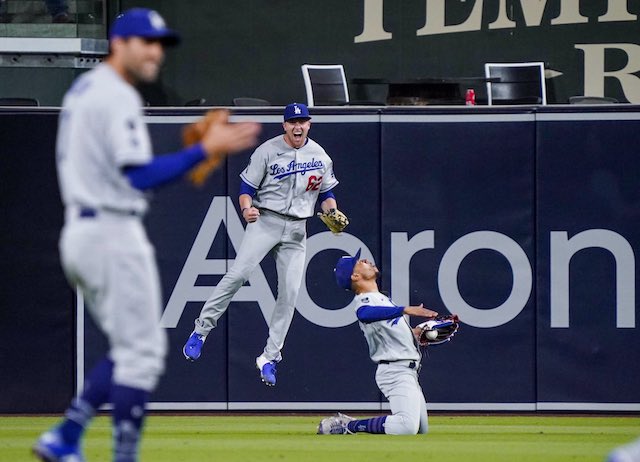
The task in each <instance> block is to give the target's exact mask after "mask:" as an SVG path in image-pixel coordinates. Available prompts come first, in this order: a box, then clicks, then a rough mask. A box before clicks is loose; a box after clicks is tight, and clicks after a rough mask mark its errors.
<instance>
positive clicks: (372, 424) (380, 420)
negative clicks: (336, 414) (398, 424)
mask: <svg viewBox="0 0 640 462" xmlns="http://www.w3.org/2000/svg"><path fill="white" fill-rule="evenodd" d="M386 420H387V416H386V415H383V416H382V417H374V418H372V419H363V420H352V421H351V422H349V423H348V424H347V428H348V429H349V431H350V432H352V433H356V432H366V433H384V422H385V421H386Z"/></svg>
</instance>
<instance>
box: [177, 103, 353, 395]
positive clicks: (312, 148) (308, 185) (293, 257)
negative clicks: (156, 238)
mask: <svg viewBox="0 0 640 462" xmlns="http://www.w3.org/2000/svg"><path fill="white" fill-rule="evenodd" d="M282 126H283V129H284V134H283V135H278V136H276V137H274V138H272V139H270V140H268V141H265V142H264V143H263V144H262V145H260V146H258V148H257V149H256V150H255V152H254V153H253V155H252V156H251V159H250V160H249V165H248V166H247V168H246V169H245V170H244V171H243V172H242V173H241V174H240V178H241V180H242V181H241V185H240V197H239V202H240V210H241V213H242V216H243V218H244V219H245V221H246V222H247V227H246V231H245V235H244V239H243V241H242V244H241V246H240V249H239V250H238V252H237V256H236V259H235V263H234V265H233V267H232V268H231V269H230V270H229V272H228V273H227V274H226V275H225V276H224V277H223V278H222V280H221V281H220V282H219V283H218V285H217V286H216V288H215V290H214V291H213V294H212V295H211V297H209V299H208V300H207V301H206V302H205V304H204V306H203V307H202V311H201V312H200V316H199V317H198V318H197V319H196V320H195V329H194V331H193V332H192V333H191V335H190V336H189V339H188V340H187V342H186V344H185V345H184V347H183V350H182V351H183V353H184V356H185V357H186V358H187V359H188V360H190V361H195V360H197V359H198V358H199V357H200V354H201V351H202V346H203V343H204V341H205V339H206V338H207V335H208V334H209V332H210V331H211V330H212V329H213V328H214V327H216V325H217V322H218V319H219V318H220V316H222V315H223V313H224V312H225V311H226V310H227V307H228V306H229V303H230V301H231V298H232V297H233V296H234V294H235V293H236V292H237V291H238V290H239V289H240V287H242V285H243V284H244V282H245V281H247V280H248V279H249V276H250V275H251V272H252V271H253V269H254V268H255V267H256V266H257V265H259V264H260V262H261V261H262V259H263V258H264V257H265V256H266V255H267V254H268V253H269V252H272V253H273V256H274V258H275V261H276V270H277V274H278V296H277V299H276V305H275V309H274V311H273V316H272V317H271V319H270V321H269V337H268V338H267V343H266V346H265V348H264V351H263V352H262V354H261V355H260V356H258V357H257V358H256V367H257V368H258V370H259V371H260V376H261V378H262V381H263V382H264V383H265V384H266V385H268V386H274V385H275V384H276V363H278V362H279V361H281V360H282V353H281V350H282V347H283V345H284V341H285V337H286V335H287V332H288V330H289V326H290V324H291V320H292V319H293V314H294V310H295V302H296V298H297V296H298V290H299V289H300V284H301V282H302V276H303V271H304V264H305V252H306V239H307V233H306V221H307V218H309V217H311V216H312V215H313V214H314V209H315V204H316V202H317V201H319V202H320V207H321V209H322V210H323V212H325V213H328V212H332V213H336V212H337V213H340V212H339V211H337V204H336V198H335V196H334V194H333V192H332V190H333V188H334V187H335V186H336V185H337V184H338V180H337V179H336V178H335V176H334V174H333V162H332V160H331V158H330V157H329V156H328V155H327V153H326V152H325V150H324V149H323V148H322V147H321V146H320V145H319V144H318V143H316V142H315V141H313V140H312V139H310V138H308V133H309V129H310V128H311V117H310V116H309V110H308V109H307V106H305V105H304V104H300V103H292V104H289V105H288V106H287V107H286V108H285V111H284V122H283V124H282ZM345 218H346V217H345Z"/></svg>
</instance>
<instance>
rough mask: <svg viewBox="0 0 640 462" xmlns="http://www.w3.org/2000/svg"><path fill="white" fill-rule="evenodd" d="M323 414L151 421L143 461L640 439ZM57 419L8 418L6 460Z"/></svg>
mask: <svg viewBox="0 0 640 462" xmlns="http://www.w3.org/2000/svg"><path fill="white" fill-rule="evenodd" d="M321 417H322V416H309V415H304V416H218V415H216V416H167V415H151V416H150V417H149V419H148V420H147V424H146V429H145V438H144V441H143V445H142V452H141V454H142V457H141V461H142V462H145V461H146V462H192V461H193V462H196V461H197V462H202V461H209V460H219V461H225V462H236V461H238V462H246V461H247V460H249V461H252V462H253V461H267V462H268V461H279V462H315V461H318V462H320V461H322V462H326V461H327V459H335V460H338V461H342V460H348V461H349V462H360V461H362V462H365V461H366V462H373V461H384V462H406V461H407V460H408V459H410V458H413V457H416V458H426V457H427V456H429V455H430V454H434V455H438V454H439V455H440V456H441V458H443V459H444V460H446V461H462V462H466V461H470V462H513V461H516V462H538V461H540V462H568V461H580V462H583V461H586V462H591V461H593V462H602V461H603V460H604V457H605V455H606V454H607V453H608V452H609V450H610V449H611V448H613V447H614V446H617V445H618V444H622V443H625V442H627V441H630V440H631V439H634V438H635V437H637V436H638V434H640V418H637V417H617V416H615V417H574V416H570V417H564V416H562V417H558V416H521V417H517V416H491V415H486V416H485V415H483V416H432V417H431V419H430V433H429V434H428V435H418V436H389V435H367V434H358V435H348V436H339V435H336V436H334V435H330V436H320V435H315V429H316V425H317V423H318V421H319V420H320V418H321ZM57 421H58V419H57V418H53V417H0V460H1V461H5V460H6V461H12V462H21V461H25V462H26V461H30V462H33V459H32V458H31V457H30V456H29V448H30V447H31V445H32V444H33V442H34V441H35V439H36V438H37V436H38V435H39V434H40V433H41V432H42V431H44V430H45V429H47V428H48V427H49V426H51V425H52V424H54V423H55V422H57ZM110 435H111V421H110V418H109V417H106V416H100V417H98V418H96V419H95V421H94V422H93V424H92V426H91V428H90V430H89V431H88V432H87V435H86V442H85V448H86V449H85V455H86V457H87V460H88V461H90V462H94V461H104V462H108V461H109V460H110V451H111V436H110Z"/></svg>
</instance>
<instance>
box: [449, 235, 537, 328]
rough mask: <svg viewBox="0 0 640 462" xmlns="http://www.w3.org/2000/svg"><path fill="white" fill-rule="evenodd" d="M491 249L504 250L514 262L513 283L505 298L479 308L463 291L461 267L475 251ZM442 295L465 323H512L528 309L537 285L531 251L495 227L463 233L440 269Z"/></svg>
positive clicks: (503, 252)
mask: <svg viewBox="0 0 640 462" xmlns="http://www.w3.org/2000/svg"><path fill="white" fill-rule="evenodd" d="M480 249H491V250H495V251H496V252H499V253H501V254H502V255H503V256H504V257H505V258H506V259H507V261H508V262H509V264H510V265H511V271H512V272H513V287H512V288H511V294H510V295H509V297H508V298H507V300H505V302H504V303H503V304H502V305H500V306H497V307H495V308H492V309H488V310H486V309H478V308H475V307H473V306H471V305H469V304H468V303H467V302H466V301H465V300H464V299H463V298H462V295H460V289H459V287H458V270H459V268H460V264H461V263H462V261H463V260H464V259H465V258H466V257H467V255H469V254H470V253H471V252H474V251H476V250H480ZM438 286H439V288H440V297H441V298H442V301H443V302H444V304H445V305H446V306H447V308H448V309H449V311H451V312H452V313H457V314H458V315H460V319H461V320H462V321H463V322H464V323H465V324H469V325H471V326H475V327H496V326H501V325H503V324H506V323H508V322H509V321H511V320H512V319H513V318H515V317H516V316H518V314H520V312H521V311H522V310H523V309H524V307H525V305H526V304H527V301H528V300H529V296H530V295H531V288H532V286H533V276H532V271H531V264H530V263H529V259H528V258H527V254H526V253H525V252H524V250H522V247H520V246H519V245H518V243H517V242H515V241H514V240H513V239H511V238H510V237H508V236H505V235H504V234H500V233H497V232H494V231H477V232H474V233H470V234H467V235H466V236H462V237H461V238H460V239H458V240H457V241H456V242H454V243H453V244H452V245H451V247H449V248H448V249H447V251H446V252H445V254H444V256H443V257H442V261H441V262H440V269H439V271H438Z"/></svg>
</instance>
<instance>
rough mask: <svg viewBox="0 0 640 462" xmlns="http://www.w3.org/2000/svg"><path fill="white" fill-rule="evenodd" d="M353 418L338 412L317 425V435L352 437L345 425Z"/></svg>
mask: <svg viewBox="0 0 640 462" xmlns="http://www.w3.org/2000/svg"><path fill="white" fill-rule="evenodd" d="M352 420H356V419H354V418H353V417H349V416H348V415H346V414H343V413H341V412H338V413H337V414H336V415H334V416H331V417H327V418H326V419H322V420H321V421H320V423H319V424H318V435H352V434H353V432H350V431H349V428H348V427H347V425H348V424H349V422H351V421H352Z"/></svg>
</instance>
